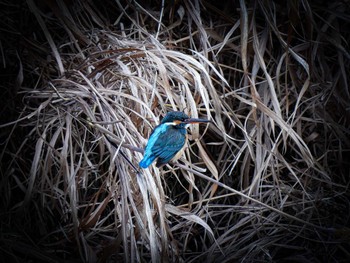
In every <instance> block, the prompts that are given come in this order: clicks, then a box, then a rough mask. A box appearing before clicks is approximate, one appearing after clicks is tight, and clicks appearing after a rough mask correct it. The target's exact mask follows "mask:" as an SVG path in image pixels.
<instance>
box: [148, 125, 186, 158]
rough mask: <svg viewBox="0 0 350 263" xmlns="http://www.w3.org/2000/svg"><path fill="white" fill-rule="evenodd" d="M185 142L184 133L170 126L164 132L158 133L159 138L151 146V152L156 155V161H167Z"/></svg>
mask: <svg viewBox="0 0 350 263" xmlns="http://www.w3.org/2000/svg"><path fill="white" fill-rule="evenodd" d="M185 142H186V134H185V133H183V132H179V131H178V130H176V129H173V128H170V127H169V130H168V131H167V132H166V133H162V134H160V135H159V138H158V139H157V141H156V142H155V143H154V145H153V147H152V152H153V154H154V155H155V156H157V157H158V162H157V164H158V163H160V164H164V163H167V162H169V161H170V160H171V159H172V158H173V157H174V156H175V155H176V153H177V152H178V151H180V150H181V149H182V147H183V146H184V145H185Z"/></svg>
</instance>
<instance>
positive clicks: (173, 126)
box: [139, 111, 209, 169]
mask: <svg viewBox="0 0 350 263" xmlns="http://www.w3.org/2000/svg"><path fill="white" fill-rule="evenodd" d="M195 122H209V121H208V120H204V119H191V118H189V117H188V116H187V115H186V114H184V113H183V112H180V111H173V112H169V113H168V114H167V115H166V116H165V117H164V118H163V120H162V122H161V124H159V125H158V126H157V127H156V128H155V129H154V130H153V132H152V133H151V136H150V137H149V140H148V143H147V145H146V148H145V152H144V157H143V159H142V160H141V162H140V164H139V165H140V167H141V168H144V169H145V168H147V167H148V166H150V165H151V164H152V163H153V161H155V160H156V159H157V158H158V159H157V163H156V166H157V167H160V166H162V165H164V164H166V163H168V162H169V161H171V160H172V159H176V158H178V157H179V156H177V155H178V153H181V150H182V149H183V148H184V147H185V144H186V141H187V130H186V127H187V126H188V125H189V124H191V123H195ZM174 157H175V158H174Z"/></svg>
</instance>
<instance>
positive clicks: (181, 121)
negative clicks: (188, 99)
mask: <svg viewBox="0 0 350 263" xmlns="http://www.w3.org/2000/svg"><path fill="white" fill-rule="evenodd" d="M208 122H210V120H207V119H196V118H190V117H188V116H187V115H186V114H185V113H183V112H182V111H171V112H168V113H167V115H165V117H164V118H163V119H162V121H161V124H167V125H174V126H180V127H185V128H186V127H188V126H189V125H190V124H193V123H208Z"/></svg>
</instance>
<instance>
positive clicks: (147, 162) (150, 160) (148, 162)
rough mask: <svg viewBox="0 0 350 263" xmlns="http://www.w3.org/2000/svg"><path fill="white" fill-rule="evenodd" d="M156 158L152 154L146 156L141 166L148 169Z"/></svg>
mask: <svg viewBox="0 0 350 263" xmlns="http://www.w3.org/2000/svg"><path fill="white" fill-rule="evenodd" d="M155 159H156V157H154V156H153V155H151V156H144V157H143V159H142V160H141V162H140V163H139V165H140V167H141V168H143V169H146V168H147V167H148V166H150V165H151V163H153V161H154V160H155Z"/></svg>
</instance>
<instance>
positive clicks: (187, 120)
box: [183, 118, 211, 124]
mask: <svg viewBox="0 0 350 263" xmlns="http://www.w3.org/2000/svg"><path fill="white" fill-rule="evenodd" d="M183 122H184V123H188V124H193V123H208V122H211V121H210V120H207V119H196V118H189V119H186V120H184V121H183Z"/></svg>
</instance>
